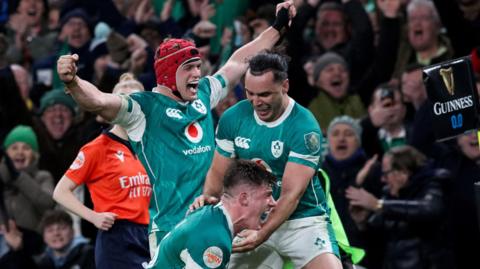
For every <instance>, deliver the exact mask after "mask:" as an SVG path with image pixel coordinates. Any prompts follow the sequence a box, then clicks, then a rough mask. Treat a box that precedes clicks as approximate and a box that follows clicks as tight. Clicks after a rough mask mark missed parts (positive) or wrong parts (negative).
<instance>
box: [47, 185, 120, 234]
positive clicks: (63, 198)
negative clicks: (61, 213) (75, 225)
mask: <svg viewBox="0 0 480 269" xmlns="http://www.w3.org/2000/svg"><path fill="white" fill-rule="evenodd" d="M77 186H78V185H77V184H76V183H75V182H74V181H73V180H71V179H70V178H68V177H67V176H63V177H62V178H61V179H60V181H59V182H58V184H57V186H56V187H55V190H54V191H53V199H54V200H55V201H57V203H59V204H61V205H62V206H64V207H65V208H66V209H68V210H70V211H71V212H73V213H75V214H76V215H78V216H80V217H81V218H83V219H85V220H87V221H89V222H91V223H92V224H93V225H95V227H97V228H98V229H101V230H105V231H108V229H110V228H111V227H112V225H113V223H114V222H115V218H116V214H115V213H111V212H101V213H97V212H95V211H93V210H91V209H90V208H88V207H86V206H85V205H84V204H82V203H81V202H80V201H79V200H78V199H77V197H75V195H74V194H73V190H74V189H75V188H77Z"/></svg>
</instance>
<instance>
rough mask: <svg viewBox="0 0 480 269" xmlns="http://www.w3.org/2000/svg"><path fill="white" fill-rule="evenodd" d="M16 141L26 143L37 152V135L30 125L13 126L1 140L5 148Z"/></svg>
mask: <svg viewBox="0 0 480 269" xmlns="http://www.w3.org/2000/svg"><path fill="white" fill-rule="evenodd" d="M16 142H23V143H25V144H28V145H29V146H30V147H32V149H33V150H34V151H36V152H38V142H37V136H36V135H35V132H34V131H33V129H32V127H30V126H26V125H17V126H16V127H15V128H13V129H12V130H11V131H10V133H8V135H7V137H6V138H5V141H3V147H4V148H5V149H7V148H8V147H10V145H12V144H14V143H16Z"/></svg>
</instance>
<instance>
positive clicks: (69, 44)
mask: <svg viewBox="0 0 480 269" xmlns="http://www.w3.org/2000/svg"><path fill="white" fill-rule="evenodd" d="M92 31H93V25H92V22H91V20H90V18H89V17H88V15H87V14H86V12H85V11H84V10H83V9H74V10H72V11H70V12H68V13H66V14H65V15H64V16H62V18H61V20H60V33H59V37H58V39H59V41H60V43H59V44H58V46H57V48H56V49H55V50H49V51H48V52H47V53H45V54H43V56H44V57H42V58H40V59H38V60H37V61H35V62H34V64H33V67H32V69H33V71H32V72H33V81H34V85H33V88H32V93H31V96H30V97H31V98H32V101H33V102H34V104H36V105H37V106H38V104H39V100H40V99H41V98H42V96H43V95H44V94H45V92H47V91H50V90H51V89H52V88H59V87H61V86H62V84H61V82H60V80H58V78H57V74H56V73H55V72H54V66H55V61H56V59H57V58H58V54H63V53H66V52H67V51H68V52H71V53H76V54H78V55H81V56H82V60H81V61H80V62H79V66H78V73H79V74H81V75H82V76H83V77H85V78H87V79H88V80H90V79H92V77H93V63H94V60H95V59H93V56H92V54H91V52H90V42H91V40H92V37H93V33H92Z"/></svg>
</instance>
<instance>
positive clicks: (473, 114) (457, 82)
mask: <svg viewBox="0 0 480 269" xmlns="http://www.w3.org/2000/svg"><path fill="white" fill-rule="evenodd" d="M423 82H424V83H425V87H426V88H427V94H428V99H429V100H430V102H431V104H432V106H431V112H432V116H433V126H432V127H433V131H434V133H435V137H436V138H437V140H439V141H441V140H446V139H449V138H453V137H455V136H458V135H461V134H464V133H466V132H468V131H471V130H476V129H477V128H478V111H479V104H478V94H477V90H476V86H475V78H474V75H473V70H472V63H471V61H470V58H469V57H462V58H458V59H455V60H450V61H446V62H442V63H440V64H436V65H431V66H428V67H425V68H424V69H423Z"/></svg>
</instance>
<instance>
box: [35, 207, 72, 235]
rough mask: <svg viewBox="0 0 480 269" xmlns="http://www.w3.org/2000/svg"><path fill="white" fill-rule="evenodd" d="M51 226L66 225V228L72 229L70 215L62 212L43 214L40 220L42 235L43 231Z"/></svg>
mask: <svg viewBox="0 0 480 269" xmlns="http://www.w3.org/2000/svg"><path fill="white" fill-rule="evenodd" d="M53 224H67V225H68V226H70V227H73V220H72V217H71V216H70V214H68V213H67V212H65V211H63V210H59V209H55V210H48V211H47V212H45V214H43V217H42V220H41V221H40V228H41V231H42V233H43V232H44V231H45V228H47V227H48V226H50V225H53Z"/></svg>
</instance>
